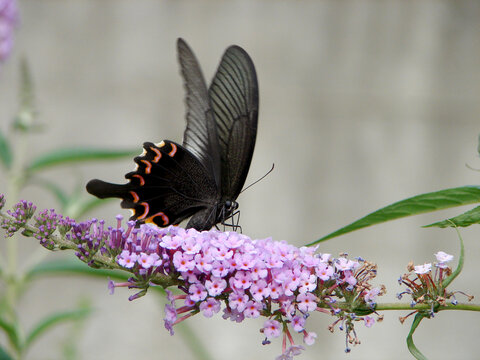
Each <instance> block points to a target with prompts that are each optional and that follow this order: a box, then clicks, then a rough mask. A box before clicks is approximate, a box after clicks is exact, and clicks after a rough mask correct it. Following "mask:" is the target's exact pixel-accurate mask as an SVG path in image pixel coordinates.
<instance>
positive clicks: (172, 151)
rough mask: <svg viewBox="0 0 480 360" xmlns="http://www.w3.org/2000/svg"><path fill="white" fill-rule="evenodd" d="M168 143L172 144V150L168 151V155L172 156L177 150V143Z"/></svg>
mask: <svg viewBox="0 0 480 360" xmlns="http://www.w3.org/2000/svg"><path fill="white" fill-rule="evenodd" d="M170 145H172V150H171V151H170V152H169V153H168V156H170V157H173V156H174V155H175V153H176V152H177V145H175V144H170Z"/></svg>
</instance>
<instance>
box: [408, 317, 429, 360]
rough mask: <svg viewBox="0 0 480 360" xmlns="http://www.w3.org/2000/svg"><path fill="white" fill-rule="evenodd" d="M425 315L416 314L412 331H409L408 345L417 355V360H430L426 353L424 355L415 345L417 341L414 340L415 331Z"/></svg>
mask: <svg viewBox="0 0 480 360" xmlns="http://www.w3.org/2000/svg"><path fill="white" fill-rule="evenodd" d="M423 318H424V315H422V314H420V313H417V315H415V319H413V323H412V327H411V328H410V332H409V333H408V336H407V347H408V350H409V351H410V353H411V354H412V355H413V356H414V357H415V359H417V360H428V359H427V358H426V357H425V355H423V354H422V353H421V352H420V350H418V348H417V347H416V346H415V343H414V342H413V333H414V332H415V330H416V329H417V327H418V325H419V324H420V322H421V321H422V320H423Z"/></svg>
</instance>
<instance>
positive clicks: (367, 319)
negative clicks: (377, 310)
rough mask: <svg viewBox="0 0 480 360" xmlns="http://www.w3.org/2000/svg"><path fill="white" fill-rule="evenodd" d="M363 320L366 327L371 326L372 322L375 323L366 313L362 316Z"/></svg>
mask: <svg viewBox="0 0 480 360" xmlns="http://www.w3.org/2000/svg"><path fill="white" fill-rule="evenodd" d="M363 321H364V322H365V326H366V327H368V328H369V327H372V326H373V324H375V319H374V318H373V317H371V316H368V315H367V316H365V317H364V318H363Z"/></svg>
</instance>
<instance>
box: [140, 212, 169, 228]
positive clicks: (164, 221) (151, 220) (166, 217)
mask: <svg viewBox="0 0 480 360" xmlns="http://www.w3.org/2000/svg"><path fill="white" fill-rule="evenodd" d="M157 216H160V217H161V218H162V220H163V225H164V226H165V225H167V224H168V223H169V221H170V220H169V219H168V216H167V215H165V214H164V213H163V212H161V211H160V212H158V213H156V214H155V215H153V216H150V217H149V218H148V219H147V220H145V222H149V223H154V221H153V219H154V218H156V217H157Z"/></svg>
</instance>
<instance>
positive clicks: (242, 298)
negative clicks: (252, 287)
mask: <svg viewBox="0 0 480 360" xmlns="http://www.w3.org/2000/svg"><path fill="white" fill-rule="evenodd" d="M247 302H248V295H247V294H245V293H241V292H233V293H231V294H230V295H229V296H228V303H229V305H230V307H231V308H232V309H235V310H237V311H238V312H243V310H245V307H246V306H247Z"/></svg>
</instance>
